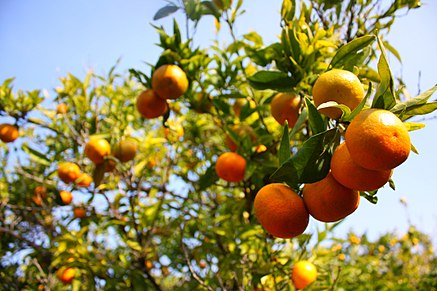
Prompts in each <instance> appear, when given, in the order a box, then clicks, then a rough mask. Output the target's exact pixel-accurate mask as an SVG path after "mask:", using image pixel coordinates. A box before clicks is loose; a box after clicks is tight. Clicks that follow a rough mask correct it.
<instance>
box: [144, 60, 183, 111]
mask: <svg viewBox="0 0 437 291" xmlns="http://www.w3.org/2000/svg"><path fill="white" fill-rule="evenodd" d="M187 89H188V79H187V75H186V74H185V72H184V71H183V70H182V69H181V68H180V67H178V66H177V65H162V66H160V67H159V68H158V69H156V70H155V72H153V75H152V88H151V89H146V90H145V91H143V92H141V93H140V95H139V96H138V97H137V100H136V108H137V110H138V112H139V113H140V114H141V116H143V117H144V118H147V119H151V118H156V117H159V116H162V115H164V114H165V113H166V112H167V110H168V105H167V100H172V99H177V98H179V97H180V96H182V95H183V94H184V93H185V92H186V91H187Z"/></svg>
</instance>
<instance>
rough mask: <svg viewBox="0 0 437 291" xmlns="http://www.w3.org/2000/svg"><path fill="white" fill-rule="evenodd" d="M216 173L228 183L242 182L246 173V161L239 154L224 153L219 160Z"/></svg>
mask: <svg viewBox="0 0 437 291" xmlns="http://www.w3.org/2000/svg"><path fill="white" fill-rule="evenodd" d="M215 171H216V173H217V175H218V176H219V177H220V178H222V179H223V180H225V181H227V182H241V181H243V179H244V175H245V173H246V160H245V159H244V158H243V157H242V156H240V155H239V154H237V153H233V152H226V153H223V154H221V155H220V157H219V158H218V159H217V162H216V164H215Z"/></svg>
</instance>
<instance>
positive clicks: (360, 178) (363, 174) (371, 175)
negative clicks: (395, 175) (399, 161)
mask: <svg viewBox="0 0 437 291" xmlns="http://www.w3.org/2000/svg"><path fill="white" fill-rule="evenodd" d="M331 173H332V175H333V176H334V178H335V180H337V181H338V182H340V184H342V185H343V186H345V187H347V188H350V189H353V190H358V191H372V190H376V189H379V188H381V187H382V186H384V185H385V184H386V183H387V182H388V180H389V179H390V177H391V174H392V170H382V171H378V170H376V171H375V170H368V169H366V168H363V167H361V166H359V165H358V164H357V163H355V162H354V160H353V159H352V158H351V156H350V154H349V151H348V149H347V146H346V144H345V143H342V144H341V145H339V146H338V147H337V148H336V150H335V152H334V155H333V156H332V159H331Z"/></svg>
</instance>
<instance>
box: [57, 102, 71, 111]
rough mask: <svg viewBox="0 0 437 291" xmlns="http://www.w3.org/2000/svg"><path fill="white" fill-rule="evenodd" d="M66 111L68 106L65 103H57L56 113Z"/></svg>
mask: <svg viewBox="0 0 437 291" xmlns="http://www.w3.org/2000/svg"><path fill="white" fill-rule="evenodd" d="M67 111H68V106H67V104H65V103H59V104H58V106H57V107H56V113H58V114H65V113H67Z"/></svg>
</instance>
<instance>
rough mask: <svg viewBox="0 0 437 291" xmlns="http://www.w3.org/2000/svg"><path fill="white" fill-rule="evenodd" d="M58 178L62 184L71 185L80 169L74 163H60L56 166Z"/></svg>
mask: <svg viewBox="0 0 437 291" xmlns="http://www.w3.org/2000/svg"><path fill="white" fill-rule="evenodd" d="M58 176H59V179H61V180H62V181H63V182H64V183H67V184H68V183H72V182H74V181H75V180H76V179H77V178H79V176H80V168H79V166H78V165H76V164H74V163H70V162H64V163H60V164H59V166H58Z"/></svg>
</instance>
